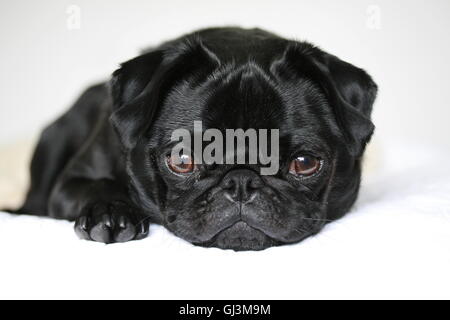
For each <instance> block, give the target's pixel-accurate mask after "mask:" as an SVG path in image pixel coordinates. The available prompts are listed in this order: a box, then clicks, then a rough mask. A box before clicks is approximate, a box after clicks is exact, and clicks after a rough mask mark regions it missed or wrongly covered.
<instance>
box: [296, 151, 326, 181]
mask: <svg viewBox="0 0 450 320" xmlns="http://www.w3.org/2000/svg"><path fill="white" fill-rule="evenodd" d="M320 167H321V161H320V159H318V158H315V157H313V156H309V155H302V156H299V157H297V158H295V159H294V160H292V161H291V164H290V165H289V172H290V173H291V174H294V175H296V176H303V177H309V176H312V175H313V174H315V173H317V172H318V171H319V170H320Z"/></svg>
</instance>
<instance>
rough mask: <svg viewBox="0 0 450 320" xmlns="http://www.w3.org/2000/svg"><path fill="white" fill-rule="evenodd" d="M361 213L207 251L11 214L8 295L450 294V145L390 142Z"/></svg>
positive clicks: (5, 226) (6, 233)
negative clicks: (276, 242)
mask: <svg viewBox="0 0 450 320" xmlns="http://www.w3.org/2000/svg"><path fill="white" fill-rule="evenodd" d="M379 153H381V154H382V155H384V156H378V157H377V167H376V168H375V169H372V172H371V174H369V175H367V176H366V177H365V179H364V181H363V186H362V189H361V193H360V197H359V200H358V202H357V204H356V205H355V207H354V208H353V210H352V212H351V213H349V214H348V215H347V216H345V217H344V218H343V219H341V220H339V221H336V222H333V223H331V224H329V225H328V226H326V228H325V229H324V230H323V231H322V232H321V233H320V234H319V235H317V236H315V237H312V238H309V239H307V240H305V241H303V242H302V243H299V244H296V245H290V246H283V247H277V248H270V249H267V250H264V251H261V252H238V253H236V252H233V251H228V250H227V251H224V250H220V249H215V248H211V249H204V248H199V247H195V246H192V245H191V244H189V243H186V242H184V241H183V240H180V239H178V238H176V237H174V236H173V235H171V234H170V233H169V232H167V231H166V230H164V229H163V228H162V227H159V226H152V227H151V229H150V236H149V237H148V238H147V239H145V240H142V241H135V242H129V243H125V244H114V245H103V244H99V243H94V242H87V241H80V240H78V239H77V238H76V236H75V234H74V232H73V230H72V224H71V223H68V222H64V221H54V220H50V219H43V218H35V217H30V216H19V217H17V216H11V215H8V214H6V213H0V259H1V261H0V298H149V299H150V298H153V299H164V298H172V299H175V298H176V299H197V298H203V299H215V298H217V299H221V298H224V299H229V298H233V299H241V298H242V299H245V298H247V299H258V298H261V299H282V298H286V299H301V298H344V299H345V298H388V299H389V298H447V299H448V298H450V169H449V168H450V166H449V163H450V153H443V152H438V151H436V150H425V149H424V148H418V147H415V148H411V147H399V146H398V145H397V146H395V147H391V148H385V149H381V150H379Z"/></svg>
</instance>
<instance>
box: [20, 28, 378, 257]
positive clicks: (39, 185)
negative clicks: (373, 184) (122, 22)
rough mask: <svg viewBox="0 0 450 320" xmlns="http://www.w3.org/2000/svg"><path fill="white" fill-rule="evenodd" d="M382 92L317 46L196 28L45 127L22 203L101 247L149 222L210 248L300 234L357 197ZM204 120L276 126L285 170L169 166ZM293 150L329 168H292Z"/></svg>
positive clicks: (213, 124)
mask: <svg viewBox="0 0 450 320" xmlns="http://www.w3.org/2000/svg"><path fill="white" fill-rule="evenodd" d="M375 95H376V85H375V83H374V82H373V81H372V80H371V78H370V77H369V76H368V75H367V74H366V73H365V72H364V71H363V70H361V69H358V68H356V67H354V66H352V65H350V64H348V63H345V62H343V61H341V60H339V59H338V58H336V57H334V56H331V55H328V54H326V53H324V52H323V51H321V50H319V49H317V48H315V47H313V46H311V45H309V44H306V43H299V42H295V41H289V40H286V39H283V38H280V37H278V36H276V35H274V34H271V33H268V32H265V31H262V30H259V29H252V30H244V29H240V28H216V29H206V30H201V31H199V32H196V33H195V34H191V35H188V36H184V37H181V38H179V39H176V40H173V41H170V42H167V43H164V44H162V45H161V46H159V47H157V48H154V49H152V50H149V51H147V52H145V53H143V54H142V55H141V56H139V57H137V58H135V59H133V60H131V61H128V62H126V63H124V64H123V65H122V67H121V68H120V69H119V70H117V71H116V72H115V73H114V74H113V78H112V80H111V82H110V83H104V84H99V85H97V86H94V87H91V88H90V89H88V90H87V91H86V92H85V93H84V94H83V95H82V96H81V97H80V99H79V100H78V101H77V102H76V103H75V105H74V106H73V107H72V108H71V109H70V110H69V111H68V112H67V113H66V114H64V115H63V116H62V117H61V118H60V119H58V120H57V121H56V122H55V123H53V124H52V125H50V126H49V127H48V128H47V129H46V130H45V131H44V132H43V134H42V137H41V140H40V142H39V145H38V147H37V149H36V152H35V155H34V158H33V161H32V165H31V176H32V177H31V178H32V179H31V181H32V183H31V188H30V191H29V193H28V197H27V199H26V202H25V204H24V205H23V207H22V208H21V209H19V210H18V212H20V213H34V214H38V215H48V216H50V217H54V218H58V219H68V220H71V221H76V223H75V230H76V232H77V234H78V235H79V236H80V237H81V238H83V239H88V240H95V241H100V242H105V243H110V242H122V241H128V240H133V239H140V238H143V237H145V236H146V235H147V233H148V226H149V223H150V222H152V223H159V224H164V225H165V226H166V227H167V228H168V229H169V230H171V231H172V232H174V233H175V234H176V235H178V236H180V237H182V238H184V239H186V240H188V241H190V242H192V243H195V244H200V245H205V246H218V247H221V248H232V249H236V250H245V249H254V250H257V249H263V248H266V247H269V246H272V245H278V244H283V243H294V242H298V241H300V240H302V239H304V238H305V237H307V236H309V235H311V234H314V233H317V232H318V231H319V230H320V229H321V228H322V226H323V225H324V224H325V222H327V221H331V220H334V219H336V218H339V217H340V216H342V215H343V214H345V213H346V212H347V211H348V210H349V208H350V207H351V206H352V204H353V203H354V201H355V199H356V197H357V192H358V188H359V181H360V159H361V156H362V154H363V151H364V147H365V144H366V142H367V141H368V140H369V139H370V136H371V134H372V131H373V125H372V123H371V121H370V113H371V109H372V104H373V102H374V99H375ZM196 120H197V121H198V120H201V121H203V123H204V125H205V128H217V129H219V130H221V131H222V130H225V129H228V128H234V129H236V128H242V129H244V130H245V129H248V128H255V129H262V128H266V129H273V128H276V129H279V132H280V170H279V172H278V173H277V174H276V175H274V176H267V177H263V176H260V175H259V174H258V173H257V170H256V169H257V168H258V165H223V164H222V165H220V164H215V165H211V166H206V165H205V166H198V167H195V170H194V169H192V172H189V173H188V174H181V175H180V174H173V172H171V171H170V170H168V166H167V152H168V150H169V147H170V146H171V144H170V141H169V139H170V136H171V132H173V131H174V130H175V129H178V128H191V127H192V124H193V122H194V121H196ZM305 155H307V156H305ZM308 157H309V158H308ZM293 159H296V160H295V161H297V162H294V163H293V162H292V161H293ZM298 159H302V161H303V163H300V165H301V166H304V165H305V159H309V160H308V161H309V162H311V161H316V163H318V164H319V163H320V167H319V166H318V165H317V168H316V169H315V170H316V171H314V173H313V174H309V175H308V176H307V175H303V174H297V173H298V172H300V173H302V172H306V171H298V170H297V169H298V168H299V167H298V166H299V164H298V161H299V160H298ZM311 159H313V160H311ZM292 168H294V169H292ZM300 168H303V167H300ZM296 170H297V171H296Z"/></svg>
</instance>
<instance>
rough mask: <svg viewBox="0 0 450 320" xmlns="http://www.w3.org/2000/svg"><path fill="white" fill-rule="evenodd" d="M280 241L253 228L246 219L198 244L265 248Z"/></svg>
mask: <svg viewBox="0 0 450 320" xmlns="http://www.w3.org/2000/svg"><path fill="white" fill-rule="evenodd" d="M279 244H280V243H279V242H278V241H276V240H274V239H272V238H271V237H269V236H268V235H266V234H265V233H263V232H262V231H259V230H257V229H255V228H252V227H251V226H249V225H248V224H247V223H245V222H244V221H239V222H237V223H235V224H233V225H232V226H231V227H228V228H226V229H224V230H222V231H221V232H219V233H218V234H217V235H216V236H215V237H214V238H213V239H212V240H210V241H208V242H207V243H200V244H197V245H201V246H205V247H218V248H221V249H231V250H234V251H246V250H253V251H258V250H264V249H267V248H269V247H272V246H276V245H279Z"/></svg>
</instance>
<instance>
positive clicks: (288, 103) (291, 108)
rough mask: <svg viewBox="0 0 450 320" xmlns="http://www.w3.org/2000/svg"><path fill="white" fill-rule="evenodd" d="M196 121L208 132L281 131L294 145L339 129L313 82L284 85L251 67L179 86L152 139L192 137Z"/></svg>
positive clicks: (225, 70)
mask: <svg viewBox="0 0 450 320" xmlns="http://www.w3.org/2000/svg"><path fill="white" fill-rule="evenodd" d="M194 121H202V127H203V129H204V130H206V129H209V128H214V129H219V130H221V131H224V130H226V129H244V130H246V129H249V128H252V129H256V130H257V129H279V131H280V137H281V138H285V139H288V140H289V141H291V142H292V143H294V144H296V143H301V141H304V140H305V139H306V138H307V137H309V138H312V137H313V136H314V137H313V138H314V139H316V140H320V139H321V137H323V138H324V139H325V138H326V137H329V136H331V135H333V134H334V133H333V128H334V127H336V125H335V123H334V121H333V116H332V113H331V108H330V107H329V105H328V103H327V100H326V98H325V96H324V94H323V93H322V91H321V90H320V88H319V87H318V86H316V85H315V84H314V83H313V82H311V81H310V80H307V79H302V78H297V79H289V80H285V79H280V78H278V77H277V76H276V75H273V74H269V73H266V72H264V71H263V70H262V69H261V68H259V67H258V66H257V65H256V64H253V63H249V64H247V65H244V66H241V67H239V68H236V67H234V66H227V67H224V68H222V69H221V70H216V71H215V72H213V73H212V74H211V75H208V76H207V78H206V79H205V80H204V81H203V82H202V83H201V84H197V85H193V84H192V82H191V81H189V80H184V81H182V82H180V83H178V84H177V85H176V86H175V87H174V88H173V89H172V90H171V91H170V93H169V94H168V96H167V98H166V99H165V101H164V105H163V106H162V108H161V110H160V113H159V115H158V117H157V119H156V121H155V123H154V125H153V126H152V134H151V137H152V139H154V140H155V141H154V142H155V143H163V142H164V141H168V140H169V139H170V136H171V133H172V132H173V131H174V130H176V129H180V128H184V129H188V130H189V131H192V130H193V125H194ZM156 140H158V141H156Z"/></svg>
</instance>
